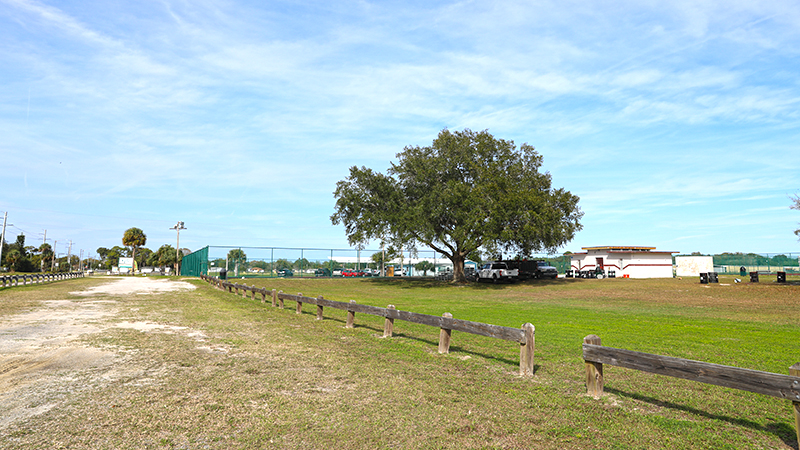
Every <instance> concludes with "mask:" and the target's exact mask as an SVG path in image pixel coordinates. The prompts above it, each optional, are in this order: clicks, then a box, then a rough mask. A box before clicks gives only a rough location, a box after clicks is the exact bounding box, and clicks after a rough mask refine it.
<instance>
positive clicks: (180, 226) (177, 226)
mask: <svg viewBox="0 0 800 450" xmlns="http://www.w3.org/2000/svg"><path fill="white" fill-rule="evenodd" d="M185 229H186V228H184V226H183V222H178V223H177V224H175V226H174V227H172V228H170V230H175V231H177V232H178V242H177V243H176V244H175V275H180V270H179V268H180V265H179V260H180V253H181V230H185Z"/></svg>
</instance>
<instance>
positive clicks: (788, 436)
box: [604, 386, 798, 448]
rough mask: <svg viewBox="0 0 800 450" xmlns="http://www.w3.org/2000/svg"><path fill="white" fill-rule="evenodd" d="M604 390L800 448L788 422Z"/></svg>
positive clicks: (619, 391)
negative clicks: (743, 416) (759, 432)
mask: <svg viewBox="0 0 800 450" xmlns="http://www.w3.org/2000/svg"><path fill="white" fill-rule="evenodd" d="M604 390H605V391H606V392H609V393H612V394H614V395H617V396H619V397H627V398H630V399H634V400H639V401H642V402H645V403H650V404H651V405H654V406H658V407H661V408H669V409H674V410H678V411H684V412H687V413H689V414H694V415H697V416H701V417H705V418H707V419H712V420H719V421H723V422H728V423H730V424H733V425H738V426H742V427H745V428H750V429H751V430H755V431H762V432H766V433H770V434H773V435H775V436H777V437H778V438H780V439H781V440H782V441H783V442H784V444H786V445H787V446H789V447H792V448H798V442H797V434H796V433H795V430H794V428H792V426H791V425H790V424H789V423H787V422H776V421H774V420H773V421H771V422H770V423H767V424H766V425H762V424H760V423H758V422H755V421H752V420H747V419H743V418H737V417H731V416H725V415H722V414H713V413H710V412H708V411H704V410H701V409H697V408H693V407H691V406H687V405H681V404H679V403H674V402H668V401H664V400H661V399H658V398H656V397H651V396H648V395H642V394H637V393H631V392H626V391H622V390H619V389H614V388H609V387H608V386H606V387H605V388H604Z"/></svg>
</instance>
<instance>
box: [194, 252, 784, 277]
mask: <svg viewBox="0 0 800 450" xmlns="http://www.w3.org/2000/svg"><path fill="white" fill-rule="evenodd" d="M675 256H712V257H713V258H714V267H715V271H716V272H718V273H732V274H733V273H740V272H741V269H742V267H744V270H745V271H746V272H755V271H758V272H779V271H781V272H790V273H800V265H799V262H800V252H794V253H792V252H786V253H721V254H717V255H699V254H697V253H694V254H692V255H675ZM187 258H188V259H187ZM529 259H543V260H545V261H547V262H548V263H549V264H550V265H551V266H554V267H555V268H556V269H558V272H559V273H565V272H566V271H567V270H569V269H570V268H571V267H570V253H566V254H563V255H538V256H532V257H530V258H529ZM381 262H383V264H381ZM480 263H481V261H472V260H469V261H467V263H466V265H465V266H466V267H465V268H466V269H467V270H469V269H470V268H477V266H478V265H479V264H480ZM673 263H674V260H673ZM183 267H184V268H186V270H187V271H186V273H185V274H187V275H199V274H201V273H202V274H206V275H212V276H214V275H218V274H220V273H223V272H224V273H225V275H226V276H227V277H238V278H241V277H246V278H247V277H278V276H281V277H287V276H293V277H319V276H340V275H342V276H347V274H350V273H351V272H350V271H353V272H355V273H356V274H359V275H367V276H380V275H384V276H385V275H388V276H392V275H405V276H441V275H442V274H446V273H451V272H452V270H453V265H452V263H451V262H450V260H449V259H447V257H445V256H444V255H442V254H441V253H439V252H436V251H434V250H431V249H425V250H418V251H416V252H414V253H410V252H408V251H405V252H402V253H400V254H397V255H387V254H385V252H384V251H383V250H381V249H353V248H347V249H341V248H340V249H324V248H290V247H248V246H242V247H235V246H216V245H210V246H208V247H204V248H203V249H200V250H198V251H196V252H195V253H192V255H187V256H186V257H184V260H183ZM381 270H383V272H381ZM342 271H345V272H344V273H342ZM181 272H182V273H184V270H183V269H182V271H181ZM189 272H191V273H189Z"/></svg>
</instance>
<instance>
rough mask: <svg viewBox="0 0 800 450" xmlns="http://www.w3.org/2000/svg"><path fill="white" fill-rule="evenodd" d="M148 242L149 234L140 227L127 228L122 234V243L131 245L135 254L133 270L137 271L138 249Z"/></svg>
mask: <svg viewBox="0 0 800 450" xmlns="http://www.w3.org/2000/svg"><path fill="white" fill-rule="evenodd" d="M146 242H147V235H145V234H144V231H142V230H141V229H139V228H136V227H133V228H128V229H127V230H125V234H124V235H122V245H124V246H126V247H130V248H131V250H132V254H131V256H133V271H134V272H136V249H137V248H139V247H141V246H143V245H144V244H145V243H146Z"/></svg>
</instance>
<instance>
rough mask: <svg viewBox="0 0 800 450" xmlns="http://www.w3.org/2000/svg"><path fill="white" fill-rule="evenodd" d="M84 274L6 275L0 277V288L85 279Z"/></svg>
mask: <svg viewBox="0 0 800 450" xmlns="http://www.w3.org/2000/svg"><path fill="white" fill-rule="evenodd" d="M83 276H84V275H83V272H63V273H61V272H56V273H43V274H26V275H4V276H0V287H4V288H5V287H12V286H20V282H22V286H25V285H28V284H39V283H48V282H52V281H59V280H67V279H70V278H83Z"/></svg>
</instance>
